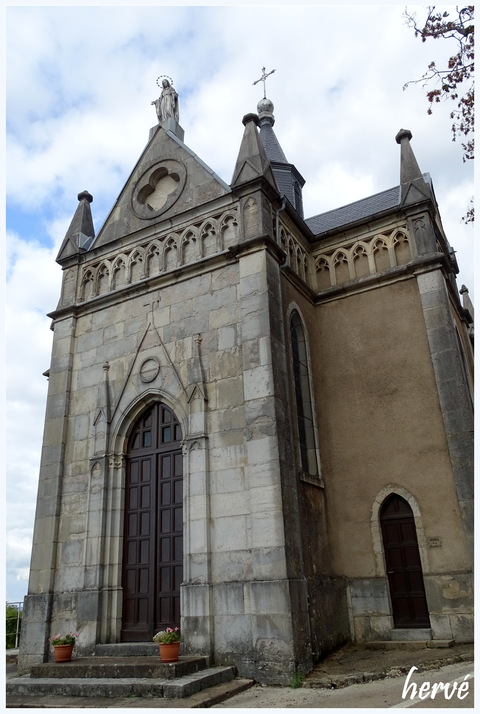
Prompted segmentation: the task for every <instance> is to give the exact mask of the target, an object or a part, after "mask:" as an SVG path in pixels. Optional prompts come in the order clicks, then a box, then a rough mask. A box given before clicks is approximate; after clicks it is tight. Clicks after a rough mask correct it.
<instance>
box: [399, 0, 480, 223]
mask: <svg viewBox="0 0 480 714" xmlns="http://www.w3.org/2000/svg"><path fill="white" fill-rule="evenodd" d="M455 12H456V15H454V14H452V12H451V11H447V10H443V11H437V10H436V8H435V6H431V7H429V8H428V15H427V18H426V20H425V22H424V24H423V26H422V25H421V24H419V23H418V21H417V16H416V14H414V13H409V12H408V10H407V9H406V10H405V13H404V18H405V19H406V23H407V25H408V26H409V27H412V28H413V30H414V32H415V37H420V38H421V40H422V42H426V41H427V39H430V38H432V39H435V40H436V39H439V38H442V39H452V40H454V41H455V42H456V44H457V52H456V53H455V54H453V55H452V56H451V57H450V58H449V60H448V65H447V67H445V68H439V67H437V64H436V62H435V61H433V62H431V63H430V64H429V65H428V69H427V71H426V72H425V74H424V75H423V76H422V77H421V78H420V79H417V80H412V81H410V82H407V83H406V84H405V85H404V87H403V88H404V89H406V88H407V87H408V86H409V85H411V84H418V83H419V82H421V83H423V86H427V85H429V87H430V88H429V89H428V91H427V95H426V96H427V100H428V102H429V108H428V114H432V112H433V107H434V105H435V104H439V103H440V102H441V101H443V100H450V101H453V102H455V103H456V107H455V109H453V110H452V111H451V112H450V118H451V119H452V121H453V123H452V134H453V141H456V139H457V137H459V136H462V137H463V139H464V140H463V143H462V148H463V161H464V162H465V161H467V160H470V159H473V158H474V155H475V143H474V135H473V132H474V120H475V85H474V70H475V64H474V60H475V57H474V54H475V47H474V36H475V27H474V12H475V8H474V6H473V5H467V6H466V7H458V6H457V7H456V10H455ZM432 85H434V86H433V88H432ZM473 217H474V209H473V199H472V205H471V207H470V208H469V209H468V212H467V215H466V216H465V217H464V219H463V220H464V221H465V222H466V223H469V222H470V221H473Z"/></svg>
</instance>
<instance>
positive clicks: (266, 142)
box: [260, 122, 288, 164]
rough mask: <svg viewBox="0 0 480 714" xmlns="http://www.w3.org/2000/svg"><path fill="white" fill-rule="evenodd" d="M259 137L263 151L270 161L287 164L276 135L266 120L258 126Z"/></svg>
mask: <svg viewBox="0 0 480 714" xmlns="http://www.w3.org/2000/svg"><path fill="white" fill-rule="evenodd" d="M260 138H261V140H262V144H263V146H264V148H265V152H266V154H267V156H268V158H269V160H270V161H278V162H279V163H281V164H288V161H287V157H286V156H285V154H284V153H283V149H282V147H281V146H280V143H279V141H278V139H277V137H276V134H275V132H274V131H273V127H272V126H271V125H270V124H267V123H266V122H263V123H262V124H261V126H260Z"/></svg>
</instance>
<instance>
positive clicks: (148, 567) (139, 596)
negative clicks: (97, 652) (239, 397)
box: [121, 402, 183, 642]
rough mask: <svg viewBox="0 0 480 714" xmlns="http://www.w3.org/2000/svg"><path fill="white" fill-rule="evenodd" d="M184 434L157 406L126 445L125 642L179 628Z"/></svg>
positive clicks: (171, 416)
mask: <svg viewBox="0 0 480 714" xmlns="http://www.w3.org/2000/svg"><path fill="white" fill-rule="evenodd" d="M181 440H182V430H181V427H180V424H179V422H178V419H177V418H176V416H175V414H174V412H173V411H172V410H171V409H170V408H169V407H168V406H167V405H166V404H163V403H161V402H157V403H155V404H154V405H153V406H151V407H149V408H148V409H147V410H146V411H144V412H143V414H142V415H141V416H140V418H139V419H138V420H137V422H136V423H135V425H134V428H133V431H132V433H131V435H130V438H129V440H128V447H127V459H126V483H125V518H124V539H123V572H122V587H123V611H122V630H121V639H122V641H123V642H146V641H149V640H151V639H152V637H153V635H154V634H155V632H157V631H158V630H160V629H164V628H165V627H173V626H177V627H179V626H180V584H181V582H182V579H183V455H182V448H181Z"/></svg>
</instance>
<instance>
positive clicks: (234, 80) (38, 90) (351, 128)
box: [5, 2, 473, 601]
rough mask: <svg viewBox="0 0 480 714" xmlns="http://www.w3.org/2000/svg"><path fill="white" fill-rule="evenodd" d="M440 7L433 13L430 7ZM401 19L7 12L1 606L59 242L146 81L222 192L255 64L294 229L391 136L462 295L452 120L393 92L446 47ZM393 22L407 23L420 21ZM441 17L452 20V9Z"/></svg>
mask: <svg viewBox="0 0 480 714" xmlns="http://www.w3.org/2000/svg"><path fill="white" fill-rule="evenodd" d="M442 7H445V8H448V7H449V6H442ZM404 8H405V5H404V4H402V5H385V4H384V3H379V4H370V5H363V4H354V3H350V4H349V5H343V4H342V3H336V4H335V5H332V4H321V3H316V4H315V5H309V4H302V5H267V4H261V5H256V4H255V3H248V2H247V3H243V5H242V6H241V7H239V6H224V5H209V6H201V5H198V6H197V5H189V6H161V5H159V4H158V3H155V4H153V3H152V4H149V3H143V5H142V7H130V6H127V5H125V6H123V5H121V4H120V5H118V4H117V5H115V6H109V7H107V6H95V5H93V6H88V7H80V6H68V5H65V4H63V5H56V6H49V7H41V6H40V7H35V6H29V7H15V6H12V7H8V8H7V10H6V34H7V63H6V88H5V91H6V112H7V135H6V144H7V183H6V208H7V240H6V248H7V285H6V287H7V291H6V294H7V305H6V329H7V335H8V339H7V364H6V368H7V369H6V399H7V409H6V443H7V459H6V475H7V480H6V484H7V499H6V502H7V509H6V510H7V532H6V546H7V548H6V552H7V575H6V598H7V600H8V601H19V600H22V599H23V597H24V595H25V594H26V592H27V583H28V568H29V560H30V549H31V538H32V530H33V520H34V511H35V498H36V489H37V478H38V469H39V459H40V449H41V440H42V431H43V417H44V410H45V399H46V392H47V380H46V378H45V377H43V376H42V373H43V372H44V371H45V370H46V369H48V367H49V363H50V350H51V343H52V332H51V331H50V320H49V318H48V317H46V313H47V312H50V311H52V310H54V309H55V307H56V304H57V301H58V297H59V289H60V281H61V269H60V266H59V265H58V264H57V263H56V262H55V257H56V254H57V252H58V249H59V246H60V243H61V241H62V239H63V237H64V235H65V232H66V230H67V228H68V225H69V223H70V220H71V218H72V216H73V213H74V211H75V209H76V207H77V203H78V202H77V194H78V193H79V192H80V191H83V190H84V189H87V190H88V191H89V192H90V193H92V194H93V197H94V202H93V204H92V210H93V216H94V222H95V227H96V231H97V233H98V230H99V228H100V227H101V225H102V223H103V221H104V219H105V218H106V216H107V214H108V212H109V210H110V208H111V207H112V205H113V203H114V201H115V199H116V197H117V196H118V194H119V192H120V190H121V188H122V186H123V184H124V182H125V181H126V179H127V177H128V175H129V173H130V172H131V170H132V169H133V167H134V165H135V163H136V161H137V159H138V157H139V156H140V153H141V152H142V150H143V148H144V146H145V144H146V143H147V140H148V133H149V129H150V127H152V126H154V125H155V124H156V121H157V119H156V114H155V109H154V107H152V106H151V101H152V100H153V99H156V97H157V96H158V94H159V89H158V87H157V85H156V79H157V77H159V76H160V75H168V76H169V77H172V78H173V81H174V86H175V88H176V89H177V91H178V93H179V96H180V124H181V125H182V127H183V128H184V130H185V143H186V144H187V145H188V146H189V147H190V148H191V149H192V150H193V151H194V152H195V153H196V154H198V156H199V157H200V158H201V159H202V160H203V161H204V162H205V163H206V164H208V165H209V166H210V167H211V168H212V169H213V170H214V171H215V172H216V173H217V174H218V175H219V176H220V177H221V178H222V179H224V180H225V181H226V182H227V183H229V182H230V180H231V177H232V173H233V168H234V165H235V160H236V156H237V153H238V149H239V146H240V141H241V137H242V133H243V125H242V117H243V116H244V115H245V114H247V113H248V112H252V111H256V105H257V102H258V101H259V99H261V98H262V96H263V93H262V89H263V88H262V84H261V83H259V84H257V85H255V86H253V82H254V81H255V80H256V79H258V78H259V77H260V75H261V70H262V67H264V66H265V67H266V69H267V71H270V70H272V69H275V73H274V74H273V75H271V76H270V77H269V79H268V80H267V96H268V97H269V98H270V99H271V100H272V101H273V102H274V105H275V118H276V123H275V132H276V134H277V137H278V139H279V141H280V143H281V145H282V148H283V149H284V152H285V154H286V156H287V158H288V160H289V161H290V162H292V163H294V164H295V165H296V166H297V168H298V170H299V171H300V172H301V174H302V175H303V176H304V178H305V179H306V185H305V188H304V207H305V215H306V216H307V217H309V216H312V215H315V214H317V213H321V212H323V211H327V210H330V209H332V208H336V207H339V206H341V205H344V204H346V203H349V202H351V201H354V200H357V199H360V198H363V197H365V196H368V195H371V194H373V193H376V192H379V191H382V190H384V189H388V188H391V187H393V186H395V185H397V183H398V180H399V147H398V146H397V144H396V143H395V135H396V133H397V131H398V130H399V129H400V128H407V129H410V130H411V131H412V133H413V140H412V147H413V149H414V151H415V154H416V157H417V160H418V162H419V165H420V167H421V169H422V170H423V171H426V172H429V173H430V174H431V176H432V179H433V183H434V187H435V192H436V196H437V199H438V202H439V205H440V211H441V215H442V219H443V223H444V227H445V229H446V232H447V236H448V238H449V240H450V243H451V244H452V246H453V247H454V248H455V250H456V251H457V258H458V262H459V265H460V270H461V272H460V276H459V285H461V284H462V283H465V284H467V285H468V287H469V288H470V294H471V297H472V298H473V229H472V227H471V226H465V225H464V224H462V222H461V218H462V216H463V215H464V213H465V211H466V208H467V206H468V202H469V199H470V197H471V196H472V195H473V175H472V174H473V167H472V166H471V165H470V164H464V163H463V162H462V150H461V146H460V143H452V141H451V133H450V120H449V118H448V114H449V111H450V107H449V106H448V105H441V106H439V107H438V109H436V110H435V112H434V114H433V115H432V116H427V102H426V100H425V97H424V95H425V90H424V89H422V87H421V85H413V86H411V87H410V88H409V89H407V91H402V87H403V85H404V84H405V83H406V82H408V81H409V80H413V79H417V78H419V77H421V75H422V74H423V72H424V71H425V70H426V67H427V65H428V63H429V62H430V61H431V60H432V59H435V60H436V61H437V64H441V62H442V60H445V59H446V58H447V57H448V56H449V55H450V54H453V53H454V52H455V45H454V43H453V42H450V44H449V42H447V41H444V40H438V41H436V42H433V41H431V42H430V43H428V42H427V43H425V44H422V42H421V41H420V40H419V39H415V37H414V35H413V32H412V30H411V29H409V28H408V27H407V26H406V24H405V21H404V19H403V12H404ZM409 8H411V9H413V10H415V11H416V12H417V14H418V16H419V17H423V16H424V13H425V7H424V6H422V5H418V4H416V3H412V4H410V5H409ZM450 9H454V8H453V6H450Z"/></svg>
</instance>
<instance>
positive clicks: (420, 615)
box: [380, 494, 430, 628]
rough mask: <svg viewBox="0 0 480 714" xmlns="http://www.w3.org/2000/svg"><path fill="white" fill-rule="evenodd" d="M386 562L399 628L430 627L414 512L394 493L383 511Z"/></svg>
mask: <svg viewBox="0 0 480 714" xmlns="http://www.w3.org/2000/svg"><path fill="white" fill-rule="evenodd" d="M380 523H381V527H382V535H383V546H384V551H385V563H386V566H387V577H388V583H389V587H390V599H391V603H392V614H393V621H394V625H395V627H398V628H416V627H417V628H422V627H430V617H429V613H428V605H427V599H426V595H425V586H424V583H423V571H422V563H421V560H420V551H419V549H418V541H417V531H416V527H415V519H414V516H413V512H412V509H411V508H410V505H409V504H408V503H407V501H406V500H405V499H404V498H402V497H401V496H398V495H397V494H392V495H391V496H389V497H388V498H387V500H386V501H385V503H384V504H383V506H382V509H381V512H380Z"/></svg>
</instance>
